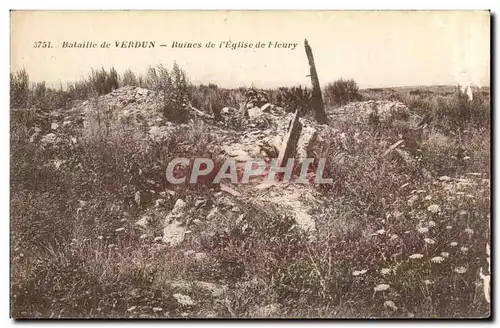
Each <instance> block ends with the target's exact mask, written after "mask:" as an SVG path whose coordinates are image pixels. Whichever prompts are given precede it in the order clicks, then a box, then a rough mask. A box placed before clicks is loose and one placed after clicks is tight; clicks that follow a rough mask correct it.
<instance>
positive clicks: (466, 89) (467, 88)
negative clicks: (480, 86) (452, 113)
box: [460, 82, 474, 101]
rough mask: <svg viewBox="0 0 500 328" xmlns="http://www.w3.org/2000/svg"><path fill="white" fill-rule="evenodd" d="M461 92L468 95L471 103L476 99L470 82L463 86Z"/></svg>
mask: <svg viewBox="0 0 500 328" xmlns="http://www.w3.org/2000/svg"><path fill="white" fill-rule="evenodd" d="M460 92H462V94H466V95H467V97H468V98H469V101H472V99H474V94H473V93H472V88H471V86H470V82H468V83H467V85H466V86H461V87H460Z"/></svg>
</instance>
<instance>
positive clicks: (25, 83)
mask: <svg viewBox="0 0 500 328" xmlns="http://www.w3.org/2000/svg"><path fill="white" fill-rule="evenodd" d="M29 92H30V90H29V76H28V73H26V70H25V69H24V68H23V69H22V70H20V71H17V72H16V73H10V108H19V107H28V104H29Z"/></svg>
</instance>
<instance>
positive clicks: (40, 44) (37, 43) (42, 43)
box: [33, 41, 52, 48]
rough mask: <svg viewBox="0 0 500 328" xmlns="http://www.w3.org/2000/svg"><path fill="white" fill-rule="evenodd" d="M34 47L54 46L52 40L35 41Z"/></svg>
mask: <svg viewBox="0 0 500 328" xmlns="http://www.w3.org/2000/svg"><path fill="white" fill-rule="evenodd" d="M33 48H52V44H51V43H50V41H35V42H34V43H33Z"/></svg>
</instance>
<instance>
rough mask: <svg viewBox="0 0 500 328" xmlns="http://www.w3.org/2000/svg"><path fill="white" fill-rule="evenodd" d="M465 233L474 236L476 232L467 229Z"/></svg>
mask: <svg viewBox="0 0 500 328" xmlns="http://www.w3.org/2000/svg"><path fill="white" fill-rule="evenodd" d="M464 231H465V232H467V233H468V234H469V235H473V234H474V230H472V229H469V228H467V229H465V230H464Z"/></svg>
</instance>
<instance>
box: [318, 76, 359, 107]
mask: <svg viewBox="0 0 500 328" xmlns="http://www.w3.org/2000/svg"><path fill="white" fill-rule="evenodd" d="M325 98H326V100H327V103H329V104H330V105H345V104H347V103H349V102H351V101H357V100H361V95H360V94H359V87H358V84H357V83H356V82H355V81H354V80H352V79H349V80H344V79H342V78H341V79H340V80H337V81H335V82H333V83H329V84H328V85H327V86H326V87H325Z"/></svg>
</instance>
